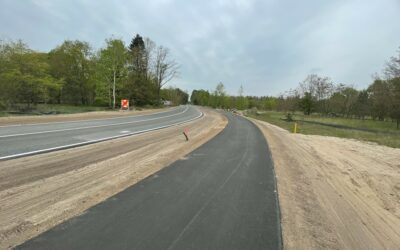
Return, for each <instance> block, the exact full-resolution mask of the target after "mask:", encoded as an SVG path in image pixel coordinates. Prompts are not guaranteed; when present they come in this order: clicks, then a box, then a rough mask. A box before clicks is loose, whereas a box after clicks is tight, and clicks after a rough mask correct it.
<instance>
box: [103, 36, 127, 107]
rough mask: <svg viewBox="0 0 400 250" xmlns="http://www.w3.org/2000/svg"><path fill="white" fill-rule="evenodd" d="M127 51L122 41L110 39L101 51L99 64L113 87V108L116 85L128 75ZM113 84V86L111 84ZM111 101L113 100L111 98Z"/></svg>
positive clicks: (106, 79)
mask: <svg viewBox="0 0 400 250" xmlns="http://www.w3.org/2000/svg"><path fill="white" fill-rule="evenodd" d="M127 56H128V54H127V49H126V48H125V44H124V42H123V41H122V40H120V39H114V38H110V39H107V40H106V47H105V48H104V49H102V50H101V51H100V58H99V61H98V64H99V66H100V69H101V70H102V72H101V73H102V75H103V76H104V80H105V81H106V82H107V83H108V84H107V85H111V88H109V89H112V108H113V109H114V108H115V104H116V83H117V80H120V81H121V80H122V78H123V77H124V76H125V75H126V71H125V68H126V67H125V66H126V63H127ZM110 83H111V84H110ZM110 99H111V98H110Z"/></svg>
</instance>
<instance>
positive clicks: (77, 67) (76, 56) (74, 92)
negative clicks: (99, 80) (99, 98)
mask: <svg viewBox="0 0 400 250" xmlns="http://www.w3.org/2000/svg"><path fill="white" fill-rule="evenodd" d="M91 56H92V51H91V48H90V46H89V44H88V43H86V42H82V41H65V42H64V43H63V44H62V45H60V46H58V47H57V48H55V49H54V50H52V51H51V52H50V53H49V62H50V72H51V75H52V76H53V77H55V78H58V79H63V80H64V84H63V86H62V88H61V93H60V101H61V103H66V104H84V105H87V104H93V102H94V99H95V84H94V82H93V81H91V76H92V75H93V69H94V65H93V62H92V61H91Z"/></svg>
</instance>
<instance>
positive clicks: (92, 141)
mask: <svg viewBox="0 0 400 250" xmlns="http://www.w3.org/2000/svg"><path fill="white" fill-rule="evenodd" d="M203 115H204V114H203V112H200V114H199V115H198V116H196V117H194V118H192V119H189V120H187V121H183V122H177V123H173V124H169V125H164V126H160V127H156V128H151V129H145V130H141V131H135V132H131V133H128V134H123V135H116V136H110V137H105V138H101V139H96V140H90V141H86V142H79V143H73V144H69V145H64V146H58V147H53V148H46V149H40V150H35V151H30V152H25V153H20V154H13V155H7V156H2V157H0V160H9V159H13V158H18V157H23V156H28V155H35V154H40V153H47V152H51V151H56V150H60V149H67V148H74V147H77V146H84V145H88V144H93V143H96V142H102V141H108V140H111V139H116V138H121V137H126V136H133V135H138V134H142V133H146V132H150V131H154V130H159V129H163V128H168V127H173V126H177V125H180V124H184V123H188V122H191V121H194V120H196V119H199V118H201V117H202V116H203Z"/></svg>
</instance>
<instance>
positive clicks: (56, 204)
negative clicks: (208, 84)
mask: <svg viewBox="0 0 400 250" xmlns="http://www.w3.org/2000/svg"><path fill="white" fill-rule="evenodd" d="M203 112H204V113H205V116H204V117H203V118H201V119H199V120H196V121H193V122H191V123H187V124H184V125H182V126H176V127H171V128H167V129H163V130H159V131H155V132H151V133H147V134H142V135H138V136H133V137H127V138H122V139H118V140H112V141H107V142H102V143H98V144H94V145H89V146H84V147H79V148H74V149H69V150H63V151H58V152H52V153H48V154H43V155H36V156H31V157H25V158H20V159H14V160H8V161H3V162H0V170H1V171H0V204H1V206H0V249H5V248H6V249H7V248H11V247H13V246H15V245H18V244H20V243H22V242H24V241H26V240H27V239H29V238H32V237H34V236H35V235H38V234H40V233H41V232H43V231H45V230H47V229H49V228H51V227H52V226H54V225H57V224H59V223H61V222H62V221H64V220H66V219H68V218H71V217H73V216H76V215H78V214H80V213H83V212H84V211H85V210H86V209H87V208H89V207H91V206H93V205H95V204H97V203H99V202H101V201H103V200H105V199H106V198H108V197H110V196H112V195H114V194H116V193H118V192H120V191H122V190H124V189H126V188H127V187H129V186H131V185H133V184H135V183H137V182H138V181H140V180H142V179H144V178H146V177H148V176H150V175H152V174H153V173H155V172H156V171H158V170H160V169H161V168H163V167H165V166H167V165H169V164H171V163H172V162H174V161H176V160H178V159H180V158H181V157H184V155H186V154H188V153H189V152H191V151H192V150H194V149H195V148H197V147H199V146H200V145H202V144H203V143H205V142H206V141H208V140H209V139H211V138H212V137H213V136H215V135H216V134H218V133H219V132H220V131H221V130H222V129H223V128H224V127H225V126H226V124H227V120H226V118H225V117H224V116H222V115H220V114H218V113H216V112H215V111H210V110H203ZM184 128H186V129H188V131H189V138H190V140H189V141H188V142H187V141H186V140H185V138H184V136H183V134H182V131H183V129H184Z"/></svg>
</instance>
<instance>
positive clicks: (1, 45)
mask: <svg viewBox="0 0 400 250" xmlns="http://www.w3.org/2000/svg"><path fill="white" fill-rule="evenodd" d="M178 71H179V65H178V63H177V62H176V61H175V60H174V59H173V58H172V55H171V52H170V50H168V48H166V47H164V46H161V45H159V46H157V44H156V43H155V42H154V41H152V40H151V39H149V38H143V37H141V36H140V35H139V34H137V35H136V36H135V37H134V38H133V39H132V41H131V43H130V44H129V45H128V46H127V45H125V43H124V42H123V41H122V40H121V39H117V38H114V37H112V38H109V39H106V40H105V46H104V47H102V48H100V49H99V50H94V49H93V48H92V47H91V45H90V44H89V43H87V42H85V41H79V40H76V41H70V40H67V41H64V42H63V43H62V44H61V45H59V46H57V47H56V48H54V49H52V50H51V51H49V52H39V51H35V50H32V49H30V48H29V46H28V45H27V44H25V43H24V42H23V41H20V40H18V41H3V40H0V89H1V91H0V111H7V110H19V111H29V110H32V109H35V107H36V105H37V104H64V105H77V106H79V105H85V106H89V105H93V106H103V107H109V108H112V109H114V108H118V106H119V103H120V100H121V99H129V100H130V103H131V104H133V105H134V106H140V107H142V106H160V105H161V104H162V101H163V100H169V101H171V102H172V103H173V105H179V104H185V103H187V102H188V97H189V96H188V94H187V93H186V92H185V91H183V90H181V89H179V88H173V87H169V88H163V87H164V86H165V85H166V84H167V83H168V82H169V81H170V80H172V79H173V78H174V77H176V76H177V75H178Z"/></svg>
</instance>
